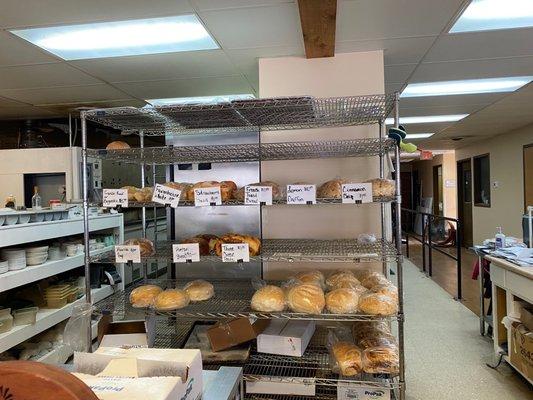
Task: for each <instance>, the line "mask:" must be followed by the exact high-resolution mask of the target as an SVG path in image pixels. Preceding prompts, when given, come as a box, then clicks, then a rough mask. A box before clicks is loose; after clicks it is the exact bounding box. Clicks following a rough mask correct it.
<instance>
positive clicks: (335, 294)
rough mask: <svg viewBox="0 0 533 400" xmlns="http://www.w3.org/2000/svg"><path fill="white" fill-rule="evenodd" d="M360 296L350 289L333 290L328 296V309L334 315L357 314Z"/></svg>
mask: <svg viewBox="0 0 533 400" xmlns="http://www.w3.org/2000/svg"><path fill="white" fill-rule="evenodd" d="M359 296H360V294H359V293H358V292H357V291H356V290H354V289H350V288H339V289H333V290H332V291H330V292H328V293H327V294H326V308H327V310H328V312H330V313H332V314H355V313H357V311H358V305H359Z"/></svg>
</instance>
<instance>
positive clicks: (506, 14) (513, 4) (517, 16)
mask: <svg viewBox="0 0 533 400" xmlns="http://www.w3.org/2000/svg"><path fill="white" fill-rule="evenodd" d="M528 26H533V1H531V0H473V1H472V2H471V3H470V5H469V6H468V7H467V8H466V10H465V11H464V12H463V14H462V15H461V16H460V17H459V19H458V20H457V22H456V23H455V25H454V26H453V27H452V29H450V33H458V32H472V31H487V30H493V29H512V28H525V27H528Z"/></svg>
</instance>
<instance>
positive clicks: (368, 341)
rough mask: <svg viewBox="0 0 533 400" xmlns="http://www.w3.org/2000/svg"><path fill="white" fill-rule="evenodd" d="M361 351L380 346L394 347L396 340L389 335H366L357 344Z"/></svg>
mask: <svg viewBox="0 0 533 400" xmlns="http://www.w3.org/2000/svg"><path fill="white" fill-rule="evenodd" d="M357 345H358V346H359V347H360V348H361V349H363V350H364V349H368V348H370V347H381V346H396V345H397V343H396V338H395V337H394V336H392V335H390V334H387V333H382V334H380V335H368V336H365V337H363V338H362V339H360V340H359V341H358V342H357Z"/></svg>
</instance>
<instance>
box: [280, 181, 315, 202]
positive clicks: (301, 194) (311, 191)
mask: <svg viewBox="0 0 533 400" xmlns="http://www.w3.org/2000/svg"><path fill="white" fill-rule="evenodd" d="M287 204H316V185H287Z"/></svg>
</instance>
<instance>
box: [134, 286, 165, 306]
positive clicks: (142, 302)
mask: <svg viewBox="0 0 533 400" xmlns="http://www.w3.org/2000/svg"><path fill="white" fill-rule="evenodd" d="M162 291H163V289H162V288H160V287H159V286H157V285H142V286H138V287H136V288H135V289H133V290H132V291H131V292H130V297H129V299H130V304H131V306H132V307H134V308H148V307H151V306H152V304H153V302H154V300H155V298H156V297H157V295H158V294H159V293H161V292H162Z"/></svg>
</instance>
